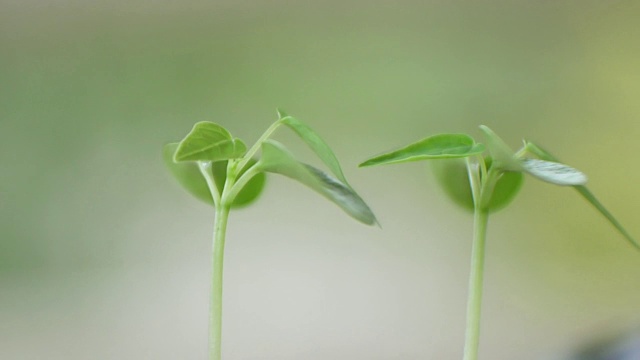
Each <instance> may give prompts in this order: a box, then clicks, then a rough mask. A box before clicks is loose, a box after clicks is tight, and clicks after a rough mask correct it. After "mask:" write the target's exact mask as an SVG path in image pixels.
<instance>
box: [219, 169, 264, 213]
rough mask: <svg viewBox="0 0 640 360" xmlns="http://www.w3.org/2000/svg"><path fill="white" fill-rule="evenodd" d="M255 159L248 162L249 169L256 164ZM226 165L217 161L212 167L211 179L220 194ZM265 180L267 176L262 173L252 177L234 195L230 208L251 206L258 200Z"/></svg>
mask: <svg viewBox="0 0 640 360" xmlns="http://www.w3.org/2000/svg"><path fill="white" fill-rule="evenodd" d="M256 162H257V161H256V160H255V159H251V160H249V167H251V166H253V165H255V164H256ZM227 163H228V161H226V160H225V161H217V162H214V163H213V165H212V167H211V168H212V172H213V179H214V180H215V183H216V187H217V188H218V191H219V192H220V193H222V190H223V189H224V184H225V182H226V180H227ZM249 167H246V168H245V169H244V171H241V172H240V174H239V175H238V178H240V176H242V175H243V174H244V173H245V172H246V171H247V170H248V169H249ZM266 179H267V175H266V174H265V173H263V172H261V173H258V174H257V175H255V176H254V177H252V178H251V180H249V182H247V184H246V185H245V186H244V187H243V188H242V190H240V192H239V193H238V195H236V197H235V199H233V203H232V204H231V207H232V208H241V207H245V206H247V205H250V204H252V203H253V202H254V201H256V200H257V199H258V197H259V196H260V194H261V193H262V190H263V189H264V185H265V182H266Z"/></svg>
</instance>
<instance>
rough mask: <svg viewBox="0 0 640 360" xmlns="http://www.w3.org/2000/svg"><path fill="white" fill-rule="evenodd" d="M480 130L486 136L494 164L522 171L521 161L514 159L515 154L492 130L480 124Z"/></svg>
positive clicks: (509, 169) (505, 168)
mask: <svg viewBox="0 0 640 360" xmlns="http://www.w3.org/2000/svg"><path fill="white" fill-rule="evenodd" d="M480 130H482V132H484V134H485V137H486V138H487V148H488V149H489V153H490V154H491V157H492V158H493V164H494V166H497V167H498V168H500V169H502V170H506V171H522V170H523V168H522V164H521V162H520V161H519V160H518V159H516V157H515V154H514V153H513V151H512V150H511V148H510V147H509V145H507V144H506V143H505V142H504V140H502V139H501V138H500V137H499V136H498V135H497V134H496V133H495V132H493V130H491V129H490V128H489V127H487V126H485V125H480Z"/></svg>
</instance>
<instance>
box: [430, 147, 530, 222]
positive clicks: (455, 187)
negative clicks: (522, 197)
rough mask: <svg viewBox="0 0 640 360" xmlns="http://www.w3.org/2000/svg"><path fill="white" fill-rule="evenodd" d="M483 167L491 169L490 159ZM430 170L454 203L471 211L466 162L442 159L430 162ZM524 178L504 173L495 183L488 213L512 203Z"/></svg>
mask: <svg viewBox="0 0 640 360" xmlns="http://www.w3.org/2000/svg"><path fill="white" fill-rule="evenodd" d="M485 166H486V167H487V168H490V167H491V159H490V158H485ZM431 168H432V170H433V173H434V175H435V177H436V180H437V181H438V184H439V185H440V186H441V187H442V189H444V191H445V193H446V194H447V195H448V196H449V198H450V199H451V200H453V202H454V203H456V204H458V205H460V206H461V207H463V208H465V209H467V210H469V211H473V209H474V204H473V195H472V194H471V185H470V183H469V174H468V171H467V164H466V161H465V160H463V159H443V160H436V161H432V162H431ZM523 178H524V176H523V175H522V173H521V172H504V173H502V174H501V175H500V178H499V179H498V180H497V181H496V184H495V186H494V189H493V193H492V194H491V199H490V200H489V204H488V205H487V209H488V210H489V212H496V211H498V210H501V209H503V208H504V207H506V206H507V205H508V204H510V203H511V201H513V199H514V198H515V196H516V195H517V194H518V192H519V191H520V188H521V187H522V182H523Z"/></svg>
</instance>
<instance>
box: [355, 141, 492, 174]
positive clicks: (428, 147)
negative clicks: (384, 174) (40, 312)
mask: <svg viewBox="0 0 640 360" xmlns="http://www.w3.org/2000/svg"><path fill="white" fill-rule="evenodd" d="M483 151H484V146H483V145H482V144H476V143H475V141H474V140H473V138H471V137H470V136H468V135H465V134H440V135H434V136H430V137H428V138H426V139H422V140H420V141H418V142H415V143H413V144H410V145H407V146H405V147H404V148H402V149H398V150H395V151H391V152H388V153H385V154H382V155H378V156H376V157H373V158H371V159H369V160H367V161H365V162H363V163H362V164H360V165H359V166H360V167H363V166H372V165H383V164H396V163H403V162H410V161H419V160H429V159H451V158H464V157H468V156H471V155H476V154H481V153H482V152H483Z"/></svg>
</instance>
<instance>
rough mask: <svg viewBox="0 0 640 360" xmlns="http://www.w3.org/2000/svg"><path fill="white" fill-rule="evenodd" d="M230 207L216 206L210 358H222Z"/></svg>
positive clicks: (210, 309) (213, 359)
mask: <svg viewBox="0 0 640 360" xmlns="http://www.w3.org/2000/svg"><path fill="white" fill-rule="evenodd" d="M229 210H230V207H229V206H228V205H219V206H216V219H215V224H214V226H213V246H212V248H213V249H212V250H213V251H212V258H213V265H212V274H211V299H210V300H211V304H210V307H209V360H220V359H221V358H222V352H221V349H222V271H223V263H224V242H225V235H226V233H227V220H228V218H229Z"/></svg>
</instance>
